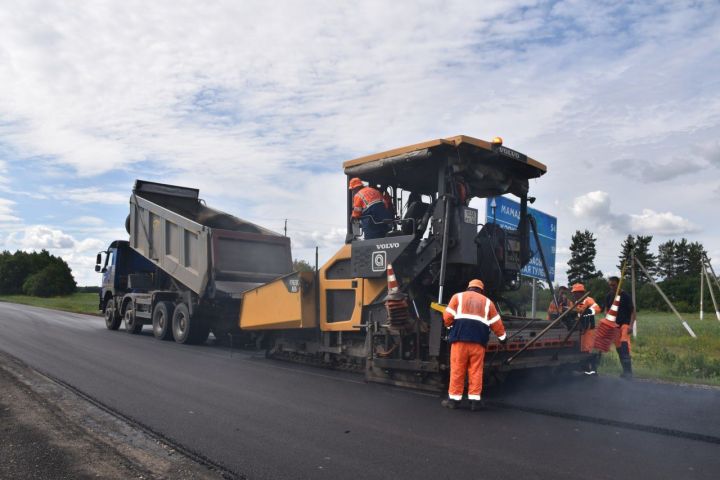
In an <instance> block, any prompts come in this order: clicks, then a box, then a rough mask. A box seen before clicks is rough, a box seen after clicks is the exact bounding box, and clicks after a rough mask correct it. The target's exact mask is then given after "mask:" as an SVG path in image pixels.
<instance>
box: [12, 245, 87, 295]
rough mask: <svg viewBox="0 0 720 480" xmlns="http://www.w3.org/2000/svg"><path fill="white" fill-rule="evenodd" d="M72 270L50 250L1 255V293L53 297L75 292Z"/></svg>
mask: <svg viewBox="0 0 720 480" xmlns="http://www.w3.org/2000/svg"><path fill="white" fill-rule="evenodd" d="M75 287H76V283H75V279H74V278H73V276H72V272H71V270H70V267H69V266H68V264H67V263H65V261H64V260H63V259H62V258H60V257H55V256H53V255H50V253H49V252H48V251H47V250H42V251H40V252H32V253H27V252H23V251H20V250H18V251H16V252H15V253H13V254H11V253H10V252H7V251H5V252H3V253H2V254H0V293H3V294H17V293H26V294H28V295H39V296H51V295H67V294H69V293H72V292H73V291H75Z"/></svg>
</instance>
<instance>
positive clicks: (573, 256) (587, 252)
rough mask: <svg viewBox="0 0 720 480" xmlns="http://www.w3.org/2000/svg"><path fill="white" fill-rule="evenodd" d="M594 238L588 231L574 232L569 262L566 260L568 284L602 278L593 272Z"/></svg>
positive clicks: (595, 251)
mask: <svg viewBox="0 0 720 480" xmlns="http://www.w3.org/2000/svg"><path fill="white" fill-rule="evenodd" d="M595 242H596V239H595V236H594V235H593V234H592V232H590V231H589V230H585V231H584V232H581V231H580V230H576V231H575V234H574V235H573V236H572V240H571V243H570V260H568V267H569V268H568V271H567V277H568V282H570V283H571V284H573V283H577V282H580V283H584V282H587V281H588V280H590V279H592V278H597V277H601V276H602V272H599V271H597V270H595V255H596V254H597V250H596V248H595Z"/></svg>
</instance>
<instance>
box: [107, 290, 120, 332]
mask: <svg viewBox="0 0 720 480" xmlns="http://www.w3.org/2000/svg"><path fill="white" fill-rule="evenodd" d="M104 316H105V326H106V327H107V329H108V330H117V329H118V328H120V324H121V323H122V318H120V313H119V312H118V311H117V308H115V300H114V299H113V298H110V299H108V301H107V302H106V303H105V312H104Z"/></svg>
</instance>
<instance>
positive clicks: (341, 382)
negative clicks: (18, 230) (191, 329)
mask: <svg viewBox="0 0 720 480" xmlns="http://www.w3.org/2000/svg"><path fill="white" fill-rule="evenodd" d="M0 350H1V351H4V352H6V353H8V354H10V355H13V356H15V357H16V358H18V359H20V360H22V361H23V362H25V363H26V364H28V365H29V366H31V367H33V368H35V369H37V370H39V371H41V372H43V373H46V374H48V375H50V376H52V377H54V378H57V379H59V380H61V381H62V382H65V383H67V384H68V385H70V386H72V387H74V388H75V389H77V390H79V391H81V392H83V393H85V394H86V395H88V396H90V397H92V398H93V399H95V400H96V401H98V402H100V403H102V404H103V405H105V406H107V407H109V408H110V409H112V410H114V411H116V412H119V413H120V414H122V415H125V416H127V417H130V418H132V419H133V420H135V421H137V422H138V423H140V424H142V425H144V426H146V427H147V428H148V429H150V430H152V431H154V432H156V433H158V434H160V435H162V436H164V437H166V438H168V439H170V440H172V441H173V442H175V443H177V444H179V445H182V446H183V447H185V448H186V449H189V450H191V451H193V452H195V453H197V454H199V455H201V456H204V457H206V458H208V459H210V460H212V461H213V462H216V463H218V464H220V465H222V466H224V467H226V468H228V469H229V470H232V471H234V472H237V474H238V476H240V477H247V478H253V479H254V478H272V479H281V478H288V479H298V478H332V479H341V478H351V479H357V478H363V479H371V478H383V479H384V478H402V479H405V478H411V479H424V478H428V479H429V478H432V479H438V478H498V479H504V478H507V479H514V480H516V479H519V478H522V479H529V478H543V479H544V478H553V479H563V478H608V479H613V480H617V479H620V478H645V479H651V478H652V479H656V478H657V479H660V478H668V479H669V478H673V479H677V478H683V479H689V478H712V479H716V478H718V476H720V390H719V389H713V388H699V387H690V386H679V385H670V384H655V383H650V382H639V381H635V382H627V381H623V380H620V379H618V378H614V377H612V378H611V377H602V376H601V377H600V378H582V377H578V378H573V379H571V380H569V381H567V382H553V383H552V384H545V383H541V382H540V381H538V380H532V379H531V380H528V381H527V382H514V383H512V384H510V385H507V386H504V387H503V388H501V389H496V390H495V391H489V392H486V393H487V395H486V397H487V398H489V399H490V403H491V406H490V408H489V409H488V410H486V411H483V412H476V413H471V412H469V411H467V410H460V411H450V410H446V409H443V408H441V407H440V404H439V397H438V396H436V395H431V394H427V393H421V392H414V391H409V390H403V389H398V388H393V387H388V386H383V385H377V384H366V383H365V382H364V381H363V380H362V378H361V377H360V376H358V375H355V374H348V373H342V372H335V371H329V370H322V369H317V368H312V367H305V366H299V365H293V364H288V363H282V362H278V361H274V360H267V359H265V358H264V356H263V355H262V354H261V353H258V352H246V351H237V350H236V351H234V352H231V351H230V350H229V349H226V348H220V347H215V346H210V345H205V346H195V347H189V346H183V345H178V344H175V343H174V342H160V341H157V340H155V339H154V338H153V337H152V335H151V334H150V331H149V327H145V332H144V334H143V335H128V334H127V333H125V332H124V331H123V330H122V329H121V330H120V331H117V332H111V331H108V330H106V329H105V325H104V321H103V319H102V318H99V317H93V316H87V315H78V314H72V313H64V312H56V311H52V310H46V309H41V308H34V307H28V306H22V305H15V304H9V303H0Z"/></svg>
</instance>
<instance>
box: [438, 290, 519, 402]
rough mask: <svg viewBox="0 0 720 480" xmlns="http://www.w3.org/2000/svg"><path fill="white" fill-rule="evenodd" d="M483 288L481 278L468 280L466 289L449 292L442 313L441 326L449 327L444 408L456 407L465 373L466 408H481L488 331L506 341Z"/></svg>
mask: <svg viewBox="0 0 720 480" xmlns="http://www.w3.org/2000/svg"><path fill="white" fill-rule="evenodd" d="M484 288H485V285H484V284H483V282H482V281H481V280H472V281H471V282H470V284H469V285H468V289H467V290H466V291H464V292H460V293H456V294H455V295H453V297H452V298H451V299H450V303H449V304H448V306H447V308H446V309H445V312H444V313H443V321H444V322H445V326H446V327H448V328H449V329H450V331H449V334H448V342H449V343H450V387H449V388H448V398H447V399H446V400H443V402H442V405H443V407H446V408H457V407H458V406H459V405H460V401H461V400H462V396H463V390H464V389H465V376H466V374H467V375H468V400H470V410H472V411H475V410H480V409H481V408H482V407H483V404H482V397H481V396H480V394H481V392H482V383H483V362H484V361H485V346H486V345H487V343H488V340H489V338H490V330H492V331H493V333H494V334H495V335H497V337H498V339H499V340H500V342H501V343H505V342H506V341H507V336H506V334H505V326H504V325H503V323H502V320H501V319H500V315H499V314H498V311H497V309H496V308H495V304H494V303H493V302H492V301H491V300H490V299H489V298H487V297H486V296H485V295H483V293H482V292H483V289H484Z"/></svg>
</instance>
